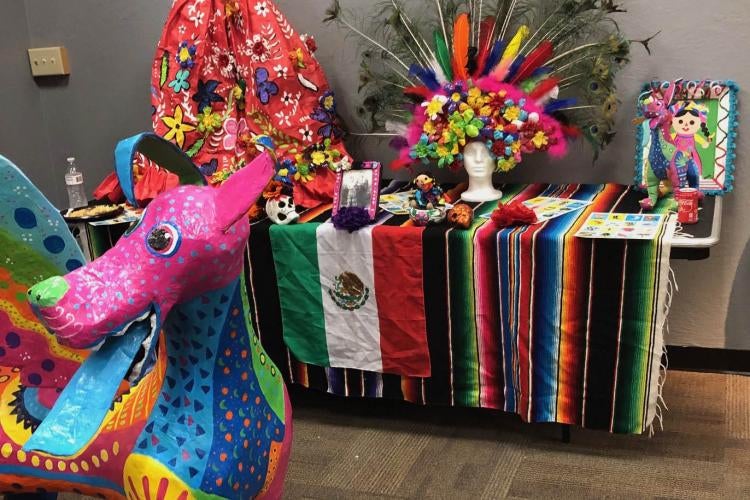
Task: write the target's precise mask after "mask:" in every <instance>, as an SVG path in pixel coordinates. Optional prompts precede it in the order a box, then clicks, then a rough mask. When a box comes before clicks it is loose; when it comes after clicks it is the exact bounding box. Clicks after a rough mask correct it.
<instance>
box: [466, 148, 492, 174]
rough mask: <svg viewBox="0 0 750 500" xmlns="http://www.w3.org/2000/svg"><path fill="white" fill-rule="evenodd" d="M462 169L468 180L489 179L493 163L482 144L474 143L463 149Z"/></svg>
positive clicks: (488, 152)
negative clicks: (475, 178) (476, 178)
mask: <svg viewBox="0 0 750 500" xmlns="http://www.w3.org/2000/svg"><path fill="white" fill-rule="evenodd" d="M464 168H466V173H467V174H469V178H472V177H481V178H488V177H489V178H491V177H492V172H493V171H494V170H495V162H494V161H493V160H492V155H491V154H490V151H489V150H488V149H487V146H486V145H485V144H484V143H481V142H478V141H474V142H470V143H468V144H467V145H466V146H465V147H464Z"/></svg>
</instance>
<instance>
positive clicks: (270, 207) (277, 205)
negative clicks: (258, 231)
mask: <svg viewBox="0 0 750 500" xmlns="http://www.w3.org/2000/svg"><path fill="white" fill-rule="evenodd" d="M266 213H267V214H268V217H269V218H270V219H271V220H272V221H273V222H275V223H276V224H291V223H293V222H296V220H297V219H298V218H299V214H298V213H297V212H296V211H295V207H294V200H293V199H292V197H291V196H287V195H285V194H284V195H281V196H279V197H278V198H272V199H270V200H268V201H267V202H266Z"/></svg>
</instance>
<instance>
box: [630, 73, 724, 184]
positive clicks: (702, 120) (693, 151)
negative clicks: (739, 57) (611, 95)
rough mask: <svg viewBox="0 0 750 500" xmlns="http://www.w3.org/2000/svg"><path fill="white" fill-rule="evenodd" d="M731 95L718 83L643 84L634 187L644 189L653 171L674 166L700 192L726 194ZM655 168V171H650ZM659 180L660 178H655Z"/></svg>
mask: <svg viewBox="0 0 750 500" xmlns="http://www.w3.org/2000/svg"><path fill="white" fill-rule="evenodd" d="M737 93H738V87H737V85H736V84H735V83H734V82H731V81H721V80H676V81H674V82H668V81H654V82H651V83H649V84H646V85H644V86H643V89H642V93H641V94H640V96H639V98H638V111H637V116H638V118H636V120H635V121H634V122H635V123H637V128H636V172H635V182H636V185H637V186H639V187H641V188H642V189H647V188H648V183H649V181H650V182H651V183H652V184H653V182H655V181H654V175H651V176H650V174H654V173H657V174H659V169H661V170H662V172H664V171H668V170H669V169H672V168H674V167H675V166H677V167H679V169H678V170H679V173H680V175H685V176H687V179H688V181H689V182H690V185H691V186H693V185H694V184H697V186H695V187H698V188H699V189H700V190H701V191H703V192H704V193H706V194H714V195H723V194H724V193H729V192H731V191H732V182H733V179H734V158H735V153H734V149H735V137H736V134H737V132H736V129H737V116H738V114H737ZM652 165H655V168H652ZM656 177H659V178H660V179H663V178H664V175H663V174H660V175H656Z"/></svg>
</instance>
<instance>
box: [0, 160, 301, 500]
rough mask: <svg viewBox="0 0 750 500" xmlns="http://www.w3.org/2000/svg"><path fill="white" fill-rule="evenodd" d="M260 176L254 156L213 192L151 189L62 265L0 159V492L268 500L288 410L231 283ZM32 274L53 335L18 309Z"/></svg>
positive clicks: (67, 248) (57, 247)
mask: <svg viewBox="0 0 750 500" xmlns="http://www.w3.org/2000/svg"><path fill="white" fill-rule="evenodd" d="M272 172H273V162H272V160H271V159H270V158H269V156H268V155H267V154H263V155H261V156H259V157H258V158H256V159H255V160H254V161H253V162H252V163H251V164H250V165H248V166H247V167H246V168H244V169H242V170H240V171H239V172H237V173H236V174H234V175H233V176H232V177H231V178H230V180H229V181H227V182H226V183H225V184H224V185H223V186H222V187H221V188H218V189H215V188H209V187H199V186H180V187H177V188H174V189H172V190H170V191H167V192H166V193H164V194H162V195H160V196H159V197H157V198H156V199H155V200H154V201H153V202H152V203H151V205H149V207H148V209H147V210H146V211H145V212H144V214H143V216H142V217H141V219H140V221H139V222H138V223H137V224H136V225H135V226H134V227H133V228H131V229H130V230H129V231H128V233H127V234H126V235H125V236H123V238H122V239H121V240H120V241H119V242H118V243H117V244H116V246H115V247H114V248H112V249H111V250H110V251H108V252H107V253H106V254H104V255H103V256H102V257H100V258H99V259H97V260H95V261H94V262H92V263H90V264H88V265H86V266H84V267H78V266H80V264H81V260H82V259H81V258H80V254H79V252H77V251H75V250H73V249H75V243H74V241H73V240H72V237H70V235H66V234H64V232H65V230H66V229H65V225H64V223H63V222H62V220H61V219H60V217H59V215H58V214H56V213H55V211H54V209H53V208H52V207H51V205H49V203H48V202H46V200H44V199H43V197H42V196H41V194H40V193H39V192H38V191H36V189H35V188H34V187H33V186H32V185H31V184H30V183H29V182H28V179H26V178H25V177H23V174H21V173H20V171H18V170H17V169H16V168H15V167H14V166H13V165H11V164H10V163H9V162H7V161H6V160H5V159H4V158H2V157H0V176H2V179H3V181H4V182H3V184H4V185H5V186H6V187H3V188H0V189H2V190H3V191H4V192H3V193H2V194H3V196H4V198H3V200H2V201H1V202H0V204H5V205H8V204H11V203H12V204H14V205H15V206H13V207H10V206H8V207H5V206H3V207H2V208H3V209H4V210H3V212H2V214H3V217H0V239H2V240H3V241H2V243H3V245H2V247H1V248H2V250H0V252H2V253H3V255H0V257H1V258H2V260H3V262H2V265H0V273H2V274H1V275H0V365H2V366H0V398H1V399H2V406H0V440H1V441H0V491H8V492H20V491H32V492H33V491H38V490H41V489H44V490H52V491H77V492H82V493H85V494H101V495H106V496H108V497H117V496H123V495H127V497H128V498H133V499H146V498H150V499H164V498H170V499H173V498H175V499H188V498H194V497H202V498H206V497H209V498H218V497H225V498H250V497H253V496H268V497H278V496H280V495H281V488H282V485H283V480H284V475H285V470H286V465H287V462H288V457H289V452H290V445H291V436H292V431H291V409H290V406H289V402H288V398H287V395H286V390H285V388H284V385H283V382H282V380H281V378H280V375H279V373H278V370H277V369H276V367H275V366H274V365H273V363H272V362H271V361H270V360H269V359H268V358H267V357H266V354H265V353H264V351H263V349H262V347H261V346H260V342H259V340H258V338H257V337H256V336H254V335H253V334H252V330H251V327H250V326H249V324H248V322H247V315H246V311H245V304H246V297H244V295H243V294H244V289H245V288H244V286H243V285H242V283H241V279H242V277H241V274H242V273H241V271H242V266H243V256H244V248H245V244H246V242H247V237H248V234H249V230H250V228H249V223H248V220H247V217H246V212H247V210H248V208H249V207H250V206H251V204H252V203H254V201H255V199H256V198H257V196H258V195H259V194H260V192H261V190H262V189H263V187H264V186H265V184H266V183H267V181H268V179H269V178H270V176H271V174H272ZM11 181H12V182H15V183H16V185H19V183H20V185H21V188H20V189H21V191H19V192H18V193H16V194H17V195H16V196H13V197H8V196H5V195H6V194H7V191H10V188H8V187H7V186H8V185H12V184H8V183H9V182H11ZM11 198H12V199H11ZM6 208H7V209H8V210H5V209H6ZM6 213H7V214H12V215H11V216H10V217H6V216H5V214H6ZM11 217H12V218H11ZM13 224H15V225H16V226H17V227H16V228H15V229H14V228H13V227H12V226H13ZM14 233H15V234H16V235H20V238H18V237H16V238H14V237H13V234H14ZM66 267H67V269H68V270H70V271H71V272H69V273H68V274H66V275H64V276H54V274H57V273H55V272H53V271H54V270H55V269H57V270H61V269H62V270H65V269H66ZM50 275H52V276H51V277H50ZM44 277H47V279H46V280H44V281H41V282H38V283H37V284H36V285H34V286H32V287H31V288H30V289H29V291H28V296H29V300H30V301H31V302H32V308H33V309H34V312H36V314H37V315H38V316H39V317H41V318H42V319H43V322H44V323H46V324H47V326H48V327H49V328H50V329H51V330H52V331H53V332H54V333H55V336H56V338H55V337H52V336H51V335H50V334H49V333H47V332H46V331H45V329H44V328H42V327H41V325H39V324H38V323H37V322H36V321H35V320H34V317H33V314H32V313H31V310H30V309H29V307H28V304H26V303H24V301H23V300H22V299H23V295H25V294H24V292H23V290H24V288H25V287H26V286H28V285H29V284H31V283H32V282H34V281H39V278H44ZM58 340H59V343H58ZM91 347H95V348H96V350H95V351H93V352H92V353H91V354H90V355H88V353H87V352H86V351H82V350H80V349H84V348H91ZM32 431H33V434H32Z"/></svg>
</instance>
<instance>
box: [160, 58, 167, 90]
mask: <svg viewBox="0 0 750 500" xmlns="http://www.w3.org/2000/svg"><path fill="white" fill-rule="evenodd" d="M168 75H169V54H168V53H167V52H164V55H162V56H161V75H160V76H159V88H162V87H163V86H164V84H165V83H166V81H167V76H168Z"/></svg>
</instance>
